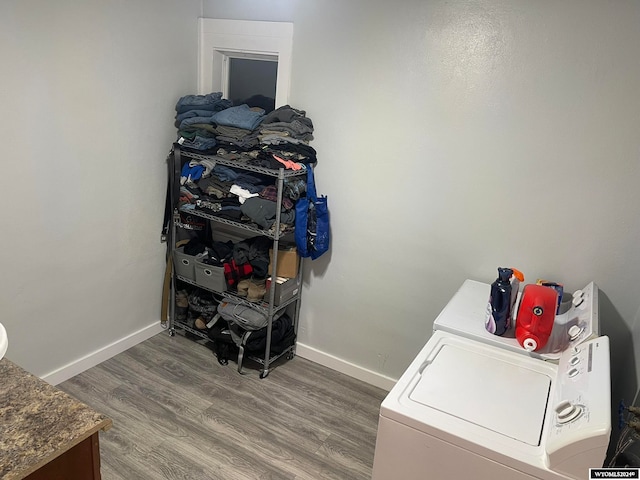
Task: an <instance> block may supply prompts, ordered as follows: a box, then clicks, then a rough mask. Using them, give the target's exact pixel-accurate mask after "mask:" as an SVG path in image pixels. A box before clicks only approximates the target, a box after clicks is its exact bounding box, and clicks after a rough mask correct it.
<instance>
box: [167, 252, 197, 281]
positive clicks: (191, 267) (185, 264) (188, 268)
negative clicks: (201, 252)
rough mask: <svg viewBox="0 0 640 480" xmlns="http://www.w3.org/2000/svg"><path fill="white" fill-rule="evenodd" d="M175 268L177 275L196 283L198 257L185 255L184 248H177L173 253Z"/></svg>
mask: <svg viewBox="0 0 640 480" xmlns="http://www.w3.org/2000/svg"><path fill="white" fill-rule="evenodd" d="M173 268H174V269H175V271H176V275H180V276H181V277H185V278H187V279H189V280H192V281H194V282H195V280H196V257H194V256H192V255H187V254H186V253H184V247H180V248H177V249H175V250H174V251H173Z"/></svg>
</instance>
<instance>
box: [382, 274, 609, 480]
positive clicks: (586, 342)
mask: <svg viewBox="0 0 640 480" xmlns="http://www.w3.org/2000/svg"><path fill="white" fill-rule="evenodd" d="M583 291H584V293H583V298H582V300H584V301H582V302H576V303H577V305H575V306H574V307H572V309H571V310H570V313H568V314H567V315H566V317H565V318H560V319H559V320H560V322H559V323H560V327H561V328H560V329H559V330H558V331H560V332H562V334H563V335H565V334H567V333H568V331H569V330H571V332H572V336H573V338H572V339H569V344H570V347H569V348H567V349H566V350H564V351H546V352H545V351H543V352H527V351H525V350H524V349H522V347H520V345H519V344H518V343H517V341H516V339H515V338H513V337H496V336H495V335H491V334H489V333H488V332H486V330H484V314H485V309H486V304H487V300H488V294H489V285H488V284H482V283H480V282H474V281H471V280H467V281H466V282H465V283H464V284H463V286H462V287H461V288H460V290H459V291H458V292H457V293H456V294H455V295H454V297H453V298H452V299H451V301H450V302H449V304H448V305H447V306H446V307H445V309H444V310H443V311H442V313H441V314H440V315H439V316H438V318H437V320H436V322H435V323H434V329H435V331H434V333H433V335H432V337H431V338H430V339H429V341H428V342H427V344H426V345H425V346H424V347H423V348H422V350H421V351H420V353H419V354H418V356H417V357H416V358H415V359H414V361H413V362H412V363H411V365H410V366H409V367H408V369H407V370H406V371H405V373H404V374H403V375H402V376H401V378H400V379H399V380H398V382H397V384H396V385H395V386H394V387H393V389H392V390H391V391H390V392H389V394H388V395H387V397H386V398H385V400H384V401H383V402H382V405H381V408H380V417H379V424H378V435H377V440H376V450H375V458H374V465H373V479H374V480H396V479H403V480H411V479H416V480H417V479H430V480H444V479H447V480H448V479H451V478H460V479H463V478H465V479H466V478H468V479H474V480H483V479H491V480H496V479H497V480H502V479H504V480H517V479H532V478H537V479H548V480H556V479H584V478H588V469H589V468H597V467H601V466H602V463H603V462H604V459H605V455H606V451H607V447H608V443H609V436H610V433H611V414H610V412H611V394H610V362H609V340H608V338H607V337H595V333H597V328H598V322H597V287H595V285H593V284H590V285H588V286H587V287H585V289H583ZM580 305H582V308H580ZM565 327H566V328H565ZM571 327H575V328H573V329H572V328H571ZM554 329H555V327H554ZM578 329H579V331H578ZM485 334H486V335H485ZM594 337H595V338H594ZM556 340H558V338H557V339H556ZM565 340H566V339H560V341H561V342H565ZM565 343H566V342H565ZM565 346H566V345H565ZM548 360H551V361H548Z"/></svg>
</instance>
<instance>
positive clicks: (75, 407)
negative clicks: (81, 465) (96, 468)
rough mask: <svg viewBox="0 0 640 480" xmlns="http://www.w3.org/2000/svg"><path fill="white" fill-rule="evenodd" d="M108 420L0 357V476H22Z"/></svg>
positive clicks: (105, 427)
mask: <svg viewBox="0 0 640 480" xmlns="http://www.w3.org/2000/svg"><path fill="white" fill-rule="evenodd" d="M111 425H112V422H111V420H110V419H109V418H107V417H105V416H104V415H102V414H100V413H98V412H96V411H95V410H93V409H92V408H90V407H88V406H87V405H85V404H84V403H81V402H79V401H78V400H76V399H74V398H73V397H71V396H70V395H68V394H66V393H64V392H63V391H61V390H59V389H57V388H56V387H54V386H52V385H50V384H48V383H47V382H45V381H44V380H41V379H40V378H38V377H36V376H34V375H31V374H30V373H29V372H27V371H25V370H23V369H22V368H20V367H19V366H17V365H15V364H14V363H12V362H11V361H10V360H8V359H7V358H3V359H2V360H0V478H1V479H3V480H16V479H21V478H24V477H26V476H27V475H30V474H31V473H33V472H35V471H36V470H37V469H39V468H40V467H42V466H43V465H45V464H47V463H49V462H50V461H51V460H53V459H54V458H56V457H57V456H59V455H61V454H63V453H64V452H66V451H67V450H69V449H70V448H72V447H74V446H76V445H77V444H78V443H80V442H81V441H83V440H85V439H86V438H88V437H90V436H91V435H93V434H94V433H96V432H97V431H99V430H104V431H106V430H108V429H109V428H111Z"/></svg>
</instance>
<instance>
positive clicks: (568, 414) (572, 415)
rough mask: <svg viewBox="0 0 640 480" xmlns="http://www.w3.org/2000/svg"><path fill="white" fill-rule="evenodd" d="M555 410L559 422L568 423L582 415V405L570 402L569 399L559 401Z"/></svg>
mask: <svg viewBox="0 0 640 480" xmlns="http://www.w3.org/2000/svg"><path fill="white" fill-rule="evenodd" d="M555 410H556V417H557V418H558V423H559V424H565V423H569V422H570V421H571V420H575V419H576V418H578V417H579V416H580V415H582V407H581V406H580V405H575V404H573V403H571V402H570V401H569V400H563V401H561V402H560V403H559V404H558V405H556V408H555Z"/></svg>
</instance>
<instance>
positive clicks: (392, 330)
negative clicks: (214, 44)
mask: <svg viewBox="0 0 640 480" xmlns="http://www.w3.org/2000/svg"><path fill="white" fill-rule="evenodd" d="M201 13H203V14H204V16H207V17H218V18H238V19H253V20H271V21H293V22H294V28H295V33H294V58H293V77H292V82H293V83H292V89H291V104H292V105H293V106H295V107H298V108H304V109H306V110H307V112H308V114H309V116H310V117H311V118H312V119H313V121H314V124H315V127H316V137H317V139H316V140H315V141H314V143H313V145H314V147H315V148H316V149H317V150H318V153H319V164H318V168H317V181H318V186H319V189H320V191H321V193H325V194H328V196H329V201H330V207H331V215H332V218H331V220H332V229H333V248H332V250H331V252H330V254H328V255H327V256H325V257H323V258H322V259H320V260H318V261H316V262H314V263H313V264H312V265H308V267H309V268H308V271H307V272H306V273H307V274H306V279H305V285H306V288H305V291H304V302H303V311H302V323H301V330H300V342H301V345H302V346H303V347H304V348H303V350H304V349H306V350H305V351H306V353H307V354H309V353H310V352H316V354H317V355H318V357H319V358H324V359H325V360H326V361H327V362H331V361H334V362H335V363H336V365H338V366H339V367H341V368H344V369H346V370H348V369H349V368H352V371H353V372H354V374H357V375H361V376H364V377H366V375H368V374H370V375H371V378H373V381H376V382H378V383H381V384H384V383H385V382H386V381H391V380H392V379H393V378H396V377H397V376H398V375H399V374H400V373H401V372H402V370H403V369H404V368H405V367H406V365H407V364H408V363H409V361H410V359H411V358H412V356H413V355H414V354H415V353H416V352H417V350H418V349H419V348H420V346H421V345H422V344H423V343H424V341H425V340H426V339H427V338H428V336H429V334H430V331H431V328H432V321H433V318H435V316H436V315H437V313H438V312H439V311H440V309H441V308H442V307H443V306H444V304H445V303H446V301H447V300H448V299H449V298H450V297H451V295H452V293H453V292H454V291H455V289H456V288H457V287H458V286H459V285H460V284H461V283H462V281H463V280H464V279H465V278H475V279H478V280H484V281H487V282H490V281H491V280H493V278H494V276H495V269H496V267H497V266H499V265H513V266H517V267H519V268H520V269H522V270H523V271H524V272H525V274H526V276H527V280H529V281H532V280H535V279H536V278H538V277H544V278H548V279H553V280H557V281H561V282H564V283H565V285H566V286H567V287H568V289H569V290H573V289H575V288H578V287H581V286H583V285H585V284H586V283H587V282H589V281H591V280H594V281H596V283H597V284H598V285H599V286H600V287H601V289H602V292H601V303H602V316H603V324H604V325H603V330H604V331H605V333H609V334H610V335H611V336H612V341H613V345H614V348H613V359H614V365H615V367H616V370H615V373H616V376H617V379H619V380H618V381H617V391H616V392H617V393H616V394H614V402H615V401H617V399H616V397H617V396H624V397H625V398H627V399H628V398H629V396H633V395H634V394H635V391H636V389H637V384H638V382H637V378H636V372H637V371H639V370H640V368H638V366H637V365H636V359H637V358H638V359H640V355H636V354H635V352H634V346H633V344H632V342H631V336H630V335H629V331H631V330H632V329H633V331H634V332H637V331H640V329H639V328H638V324H639V319H638V317H639V316H640V315H639V312H640V300H639V299H638V296H637V295H636V292H635V291H636V285H637V284H638V282H639V281H640V278H639V277H640V273H639V272H640V269H639V268H638V267H639V263H640V254H639V253H638V251H637V248H636V243H637V238H638V233H639V230H640V223H639V222H638V220H637V218H638V214H639V213H640V212H639V210H640V202H639V201H638V200H639V197H640V193H638V190H637V188H636V185H637V184H638V180H639V179H640V171H639V162H638V156H639V154H640V140H639V139H640V136H639V135H638V124H639V118H638V113H637V112H638V111H640V108H639V107H640V97H638V95H637V91H636V90H637V88H636V86H637V85H638V84H640V83H639V80H640V64H639V62H638V60H637V55H636V52H635V46H636V45H638V43H639V41H640V30H639V29H638V28H637V25H638V20H640V5H638V4H637V3H636V2H633V1H622V0H621V1H618V2H615V5H613V4H611V3H609V2H601V1H584V0H567V1H565V2H551V1H543V2H527V1H526V0H520V1H514V0H509V1H506V0H505V1H502V2H500V1H497V0H488V1H485V2H470V1H461V0H458V1H444V0H437V1H436V0H430V1H423V0H404V1H402V2H385V1H381V0H375V1H372V0H368V1H365V0H351V1H350V2H342V1H338V0H322V1H320V0H271V1H265V2H262V3H260V4H259V5H256V3H255V2H253V1H250V0H216V1H215V2H214V1H212V0H205V2H204V8H203V10H202V12H201V10H200V2H196V1H195V0H192V1H180V2H177V1H170V0H162V1H152V0H137V1H135V2H123V1H120V2H99V1H98V0H91V1H88V2H81V4H79V3H78V2H71V1H69V0H65V1H62V2H55V3H52V2H45V1H42V0H40V1H35V0H32V1H29V2H19V1H17V0H10V1H4V2H2V3H1V4H0V22H2V28H0V59H1V60H2V61H3V65H4V68H3V76H2V80H0V82H1V83H0V85H1V86H2V88H0V98H1V100H2V105H3V107H4V115H2V117H1V118H0V131H2V132H3V140H4V141H3V147H4V155H3V156H2V165H3V167H4V171H5V174H4V175H2V176H1V177H0V199H1V200H2V203H3V207H4V208H3V213H2V217H1V218H2V220H3V222H2V224H3V226H4V229H3V231H4V235H3V236H2V243H1V245H0V246H1V248H0V261H1V265H2V275H1V276H0V312H1V318H0V321H2V323H4V324H5V326H6V327H7V329H8V331H9V335H10V347H9V351H8V357H9V358H10V359H12V360H14V361H16V362H17V363H19V364H20V365H22V366H23V367H25V368H27V369H29V370H31V371H33V372H34V373H36V374H39V375H46V374H47V373H50V372H55V371H57V370H58V369H60V368H63V367H65V365H67V364H69V363H72V362H74V361H77V360H78V359H81V358H82V357H83V356H84V355H90V354H91V353H92V352H95V351H97V350H99V349H101V348H105V347H108V346H109V345H111V344H112V343H113V342H119V341H121V340H122V339H123V338H125V337H127V336H130V335H132V334H135V333H136V332H139V331H142V330H145V328H146V327H148V326H149V325H153V324H155V323H156V322H157V319H158V317H159V296H160V286H161V281H162V272H163V258H164V248H163V245H160V244H159V243H158V234H159V229H160V224H161V218H162V210H163V202H164V186H165V183H164V182H165V164H164V158H165V156H166V153H167V150H168V148H169V144H170V142H171V141H172V140H173V138H174V128H173V126H172V120H173V106H174V104H175V101H176V99H177V98H178V97H179V96H180V95H184V94H187V93H192V92H193V91H194V90H195V83H196V78H195V74H196V41H197V37H196V18H197V17H198V16H199V15H200V14H201ZM145 331H146V330H145ZM622 369H624V370H622Z"/></svg>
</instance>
